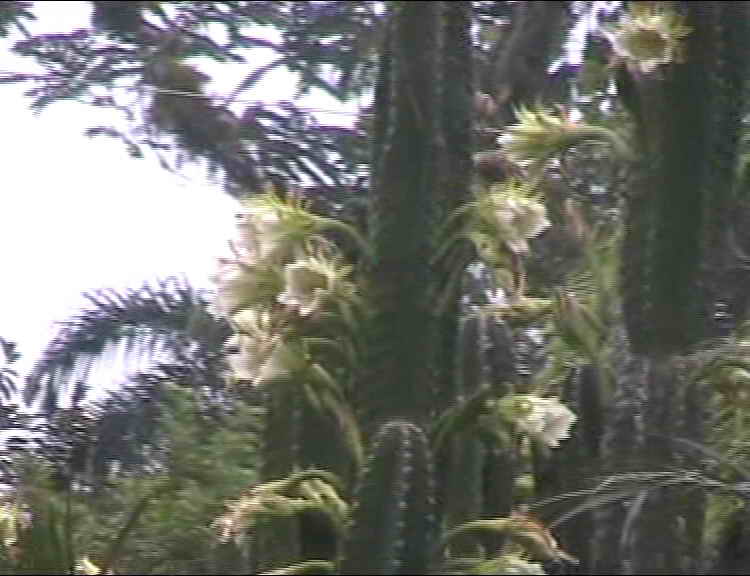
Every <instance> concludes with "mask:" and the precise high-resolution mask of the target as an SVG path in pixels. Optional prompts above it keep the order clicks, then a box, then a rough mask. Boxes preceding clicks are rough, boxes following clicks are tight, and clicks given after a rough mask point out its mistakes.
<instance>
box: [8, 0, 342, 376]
mask: <svg viewBox="0 0 750 576" xmlns="http://www.w3.org/2000/svg"><path fill="white" fill-rule="evenodd" d="M36 4H37V5H38V6H37V8H36V9H35V13H36V14H37V15H38V16H39V22H38V24H36V25H35V26H33V30H35V31H36V30H39V31H44V32H63V31H69V30H71V29H73V28H75V27H76V26H85V25H86V24H85V23H86V21H87V19H88V16H89V10H90V8H89V3H88V2H54V3H53V2H37V3H36ZM21 62H22V61H21ZM253 64H256V62H253ZM20 66H26V69H28V66H29V65H28V64H25V65H24V64H23V63H19V60H17V59H14V58H12V57H9V56H8V54H7V43H5V44H0V70H3V71H7V70H19V67H20ZM20 69H23V68H20ZM244 71H245V73H247V72H246V69H245V70H244ZM239 72H240V74H241V73H242V71H239ZM220 78H222V79H225V80H226V83H225V86H214V89H216V90H217V91H219V90H221V91H225V90H226V89H231V88H232V87H233V86H234V85H235V84H236V83H238V82H239V80H240V79H241V75H234V74H229V75H226V74H223V75H220ZM293 88H294V87H293V85H292V82H291V78H290V77H289V76H288V75H284V74H283V73H277V74H275V75H274V77H273V78H271V79H270V80H269V83H267V84H266V88H265V96H266V97H267V98H268V99H271V100H279V99H290V98H291V97H292V94H293ZM21 92H22V90H21V89H20V88H19V87H11V86H0V98H2V100H1V101H2V105H3V137H2V138H0V158H2V160H3V161H2V167H3V170H2V172H3V173H2V184H3V188H4V189H3V190H2V193H0V255H1V257H2V260H1V262H0V265H2V272H3V273H2V282H0V335H2V336H3V337H5V338H9V339H11V340H15V341H16V342H18V344H19V351H20V352H21V353H22V354H23V360H22V362H21V363H20V365H19V368H21V370H22V371H25V370H26V369H27V368H28V367H29V366H30V364H31V363H32V362H33V361H34V359H35V358H36V357H37V356H38V354H39V352H40V351H41V349H42V348H43V346H44V345H45V344H46V343H47V342H48V341H49V339H50V338H51V337H52V336H53V335H54V323H55V322H56V321H61V320H64V319H66V318H67V317H69V316H70V315H71V314H73V313H75V311H76V310H78V309H79V307H80V306H81V305H82V304H83V303H84V302H85V301H84V300H83V298H82V297H81V293H82V292H84V291H91V290H95V289H98V288H106V287H114V288H124V287H137V286H139V285H141V284H142V283H143V282H144V281H146V280H152V279H155V278H163V277H166V276H168V275H182V274H184V275H186V276H187V277H188V278H189V279H190V280H191V281H192V282H193V284H194V285H196V286H205V287H210V283H209V281H208V276H209V275H210V273H211V272H212V271H213V267H214V265H215V257H216V256H217V255H218V254H219V253H220V252H221V251H222V250H223V248H224V246H225V244H226V241H227V239H228V237H229V235H230V234H231V232H232V225H233V214H234V210H235V208H236V206H237V204H236V201H235V200H233V199H232V198H230V197H229V196H227V195H226V194H225V193H224V192H223V191H222V189H221V185H220V184H218V183H210V182H208V181H207V179H206V178H205V176H204V172H203V171H202V169H200V168H196V167H193V168H192V169H188V170H186V171H185V172H184V173H183V174H182V175H175V174H170V173H169V172H167V171H165V170H164V169H162V168H161V167H160V166H159V165H158V163H157V162H156V160H154V159H141V160H138V159H131V158H129V157H128V155H127V154H126V152H125V149H124V147H123V146H122V145H121V144H120V143H118V142H115V141H110V140H108V139H106V138H97V139H93V140H92V139H88V138H86V137H85V136H83V131H84V130H85V129H86V128H87V127H90V126H93V125H95V124H97V122H98V121H101V122H102V123H106V120H107V119H108V118H107V117H101V116H99V117H97V116H96V114H97V111H95V110H93V109H91V108H90V107H87V106H84V105H80V104H76V103H72V102H71V103H64V104H55V105H53V106H51V107H50V108H48V109H47V110H45V111H44V112H43V113H42V114H41V115H40V116H38V117H35V116H34V115H33V114H32V113H31V112H30V111H29V109H28V101H26V100H25V99H24V98H23V97H22V95H21ZM306 104H308V105H317V106H318V107H321V108H331V107H333V106H334V104H333V103H332V102H331V101H330V100H329V99H327V98H323V97H321V96H316V97H313V98H312V99H311V100H307V101H306ZM338 108H341V105H340V104H339V105H338ZM326 120H330V118H327V119H326Z"/></svg>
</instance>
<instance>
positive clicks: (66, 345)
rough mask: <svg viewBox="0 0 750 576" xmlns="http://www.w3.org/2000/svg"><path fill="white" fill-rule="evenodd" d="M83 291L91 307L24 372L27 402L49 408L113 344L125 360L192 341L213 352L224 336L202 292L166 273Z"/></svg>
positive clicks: (172, 351) (179, 348)
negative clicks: (122, 286) (139, 282)
mask: <svg viewBox="0 0 750 576" xmlns="http://www.w3.org/2000/svg"><path fill="white" fill-rule="evenodd" d="M84 296H85V298H86V299H87V300H88V301H89V302H90V304H91V306H90V307H89V308H87V309H85V310H83V311H81V312H80V313H79V314H77V315H76V316H74V317H73V318H71V319H70V320H67V321H65V322H63V323H62V326H61V328H60V330H59V332H58V334H57V336H56V337H55V338H54V339H53V340H52V341H51V342H50V343H49V345H48V346H47V348H46V349H45V350H44V352H43V353H42V356H41V359H40V360H39V361H38V362H37V363H36V365H35V366H34V368H33V369H32V371H31V374H30V375H29V376H28V378H27V380H26V385H25V388H24V400H25V401H26V402H27V403H30V402H32V401H33V400H35V399H38V398H40V397H41V398H42V400H43V402H44V404H45V406H47V407H48V409H49V410H50V411H53V410H54V408H55V407H56V406H57V399H58V398H59V397H60V396H61V395H62V394H64V393H66V392H69V391H70V388H71V385H72V383H73V382H75V381H76V380H78V381H84V382H85V381H87V379H88V376H89V373H90V371H91V368H92V367H93V366H94V363H95V362H96V361H100V360H104V359H106V358H107V356H109V355H110V354H111V353H112V351H113V350H116V349H117V348H118V347H120V348H122V349H123V350H124V352H125V355H126V357H127V358H128V359H131V360H132V359H138V360H142V359H143V357H144V356H146V354H148V355H149V356H151V357H153V355H154V353H155V352H159V351H161V352H163V353H165V354H166V355H167V356H170V357H174V356H176V355H180V354H184V353H186V352H187V351H189V350H190V349H191V348H194V347H195V345H196V344H197V345H198V346H199V347H203V348H206V349H209V350H215V351H218V350H219V349H220V347H221V342H222V340H223V339H224V338H225V337H226V335H228V332H227V327H226V326H225V325H224V324H223V322H222V321H221V320H218V319H216V318H214V317H213V316H212V315H211V314H210V313H209V312H208V310H207V301H206V298H205V296H204V295H203V294H202V293H201V292H199V291H197V290H195V289H194V288H192V287H191V286H190V285H189V284H188V283H187V282H186V281H185V280H184V279H178V278H174V277H171V278H167V279H165V280H161V281H159V282H157V283H156V285H155V286H151V285H148V284H145V285H144V286H143V287H141V288H140V289H129V290H126V291H125V292H118V291H117V290H112V289H108V290H100V291H98V292H95V293H87V294H85V295H84ZM134 357H135V358H134Z"/></svg>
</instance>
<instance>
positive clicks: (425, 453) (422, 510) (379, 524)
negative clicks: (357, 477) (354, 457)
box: [342, 420, 436, 574]
mask: <svg viewBox="0 0 750 576" xmlns="http://www.w3.org/2000/svg"><path fill="white" fill-rule="evenodd" d="M432 483H433V476H432V463H431V455H430V451H429V449H428V446H427V439H426V437H425V435H424V433H423V432H422V430H421V429H420V428H419V427H417V426H415V425H414V424H411V423H410V422H406V421H403V420H395V421H391V422H388V423H386V424H385V425H383V427H382V428H381V429H380V430H379V431H378V434H377V436H376V437H375V439H374V442H373V448H372V454H371V456H370V460H369V464H368V466H367V469H366V471H365V472H364V474H363V477H362V479H361V483H360V485H359V488H358V490H357V494H356V504H355V510H354V513H353V527H352V531H351V535H350V538H349V540H348V542H347V544H346V546H345V548H344V560H343V563H342V573H343V574H425V573H427V570H428V568H429V566H430V557H431V554H432V552H433V547H434V545H435V536H436V525H435V515H434V498H433V485H432Z"/></svg>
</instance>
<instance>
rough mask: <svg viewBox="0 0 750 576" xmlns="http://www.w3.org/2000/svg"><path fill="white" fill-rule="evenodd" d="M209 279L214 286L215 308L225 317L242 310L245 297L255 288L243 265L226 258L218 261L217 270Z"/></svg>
mask: <svg viewBox="0 0 750 576" xmlns="http://www.w3.org/2000/svg"><path fill="white" fill-rule="evenodd" d="M211 279H212V280H213V282H214V283H215V284H216V307H217V309H218V311H219V312H220V313H221V314H222V315H224V316H226V317H230V316H231V315H232V313H234V312H235V311H237V310H239V309H241V308H242V305H243V303H244V302H245V300H246V297H245V295H246V294H247V293H248V292H249V291H252V290H253V289H254V287H255V280H254V278H253V276H252V274H251V273H249V270H247V269H246V268H245V266H244V265H243V263H242V262H240V261H238V260H231V259H228V258H221V259H219V269H218V271H217V272H216V274H214V275H213V276H212V278H211Z"/></svg>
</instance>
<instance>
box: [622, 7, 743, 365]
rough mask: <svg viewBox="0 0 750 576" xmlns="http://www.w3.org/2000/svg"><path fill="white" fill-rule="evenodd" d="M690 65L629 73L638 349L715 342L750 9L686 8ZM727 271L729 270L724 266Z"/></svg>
mask: <svg viewBox="0 0 750 576" xmlns="http://www.w3.org/2000/svg"><path fill="white" fill-rule="evenodd" d="M675 4H677V6H678V9H679V10H680V12H681V13H682V14H683V15H684V21H685V24H686V25H687V27H688V28H689V30H690V32H689V33H688V34H687V38H686V39H685V40H684V59H683V60H681V61H679V62H678V61H674V62H671V63H670V64H669V65H668V67H667V68H666V69H665V70H664V71H663V73H662V74H650V75H649V74H641V73H638V72H637V71H636V72H631V73H628V72H623V73H621V76H620V88H621V91H622V92H623V93H625V94H627V95H628V98H627V99H625V103H626V104H628V105H629V107H630V111H631V113H632V114H633V117H634V119H635V121H636V138H637V139H638V140H639V149H640V150H641V151H642V160H641V162H640V166H638V169H639V171H640V172H642V174H643V176H642V178H639V179H637V180H635V181H634V184H635V186H634V189H633V190H632V194H631V198H630V199H629V202H630V206H629V210H628V217H627V223H626V238H625V247H624V252H625V253H624V258H623V261H624V263H625V268H624V270H623V275H624V280H623V285H624V299H625V313H626V324H627V327H628V335H629V337H630V340H631V344H632V345H633V347H634V351H636V352H639V353H649V354H668V353H674V352H679V351H684V350H686V349H688V348H690V347H691V346H693V345H694V344H695V343H696V342H697V341H698V340H700V339H701V338H703V337H705V336H706V335H707V328H708V321H709V314H708V311H707V310H706V309H705V308H703V307H702V303H703V302H704V301H709V302H710V304H711V305H713V299H712V298H711V297H710V292H711V286H710V285H711V278H712V277H713V276H715V275H716V272H717V271H716V270H715V269H714V268H715V266H714V265H713V264H711V265H709V263H710V262H711V260H712V259H714V258H712V256H714V257H715V256H716V255H717V254H721V253H723V250H722V249H723V247H724V244H725V242H724V233H725V228H726V222H727V217H728V215H729V213H730V211H731V207H732V204H733V198H734V191H735V181H736V172H737V171H736V165H737V158H738V135H739V130H740V120H741V107H742V99H741V96H740V95H741V94H742V92H743V90H744V83H745V81H746V80H745V78H746V76H747V74H746V70H747V62H748V58H747V49H746V45H747V26H748V15H747V6H746V4H745V3H743V2H739V3H737V2H710V3H709V2H678V3H675ZM718 265H719V267H721V266H722V262H719V263H718Z"/></svg>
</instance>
